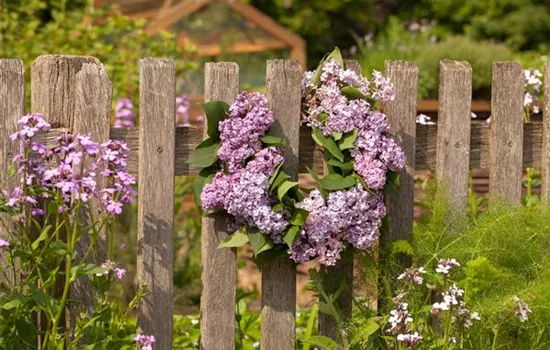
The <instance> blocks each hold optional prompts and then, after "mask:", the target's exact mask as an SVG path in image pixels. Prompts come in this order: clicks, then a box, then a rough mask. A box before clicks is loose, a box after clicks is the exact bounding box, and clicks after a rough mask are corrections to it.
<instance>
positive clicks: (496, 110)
mask: <svg viewBox="0 0 550 350" xmlns="http://www.w3.org/2000/svg"><path fill="white" fill-rule="evenodd" d="M492 84H493V85H492V93H491V108H492V113H491V133H490V145H491V147H490V165H489V166H490V175H489V200H490V201H491V202H494V201H500V200H504V201H506V202H508V203H512V204H520V203H521V191H522V188H521V186H522V185H521V181H522V175H523V171H522V163H523V159H522V157H523V124H524V111H523V95H524V86H523V84H524V76H523V69H522V68H521V65H520V64H519V63H517V62H495V63H493V82H492Z"/></svg>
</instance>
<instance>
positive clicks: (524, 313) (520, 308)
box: [514, 296, 532, 323]
mask: <svg viewBox="0 0 550 350" xmlns="http://www.w3.org/2000/svg"><path fill="white" fill-rule="evenodd" d="M514 303H516V311H515V313H516V315H517V316H518V317H519V320H520V322H521V323H523V322H525V321H527V320H528V319H529V317H528V314H530V313H531V312H532V311H531V309H530V308H529V305H527V303H526V302H524V301H523V300H521V299H520V298H518V297H517V296H514Z"/></svg>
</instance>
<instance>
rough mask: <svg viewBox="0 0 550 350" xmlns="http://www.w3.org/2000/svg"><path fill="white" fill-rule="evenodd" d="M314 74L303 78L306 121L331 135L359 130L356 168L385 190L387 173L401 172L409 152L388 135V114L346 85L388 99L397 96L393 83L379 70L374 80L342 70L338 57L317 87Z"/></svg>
mask: <svg viewBox="0 0 550 350" xmlns="http://www.w3.org/2000/svg"><path fill="white" fill-rule="evenodd" d="M312 76H313V75H312V73H306V74H304V76H303V81H302V87H303V89H302V90H303V91H302V93H303V95H304V98H303V101H304V102H303V108H302V120H303V122H304V123H306V124H307V125H309V126H311V127H315V128H319V129H321V130H322V131H323V133H324V134H325V135H327V136H328V135H331V134H332V133H334V132H340V133H348V132H351V131H353V130H355V129H357V130H358V137H357V140H356V143H355V147H354V148H353V149H352V150H351V154H352V156H353V158H354V169H355V171H356V172H357V174H359V175H360V176H361V177H362V178H363V180H364V181H365V183H366V184H367V185H368V186H369V188H371V189H374V190H380V189H382V187H383V186H384V184H385V183H386V172H387V171H388V170H393V171H398V170H401V169H403V167H404V166H405V154H404V152H403V149H402V148H401V147H400V146H398V145H397V144H396V143H395V141H394V140H393V138H391V137H389V136H388V135H387V132H388V130H389V125H388V121H387V117H386V115H385V114H383V113H381V112H378V111H376V110H375V109H374V108H373V106H372V105H371V103H369V102H368V101H366V100H365V99H362V98H357V99H352V98H348V97H346V96H345V95H344V93H342V88H344V87H348V86H351V87H354V88H356V89H357V90H358V91H359V92H360V93H361V94H363V95H364V96H365V97H367V98H368V99H371V100H374V101H378V102H388V101H392V100H393V99H394V98H395V90H394V88H393V86H392V84H391V83H390V82H389V81H388V80H387V79H386V78H384V77H383V76H382V74H381V73H380V72H377V71H374V72H373V79H372V82H369V81H368V80H367V79H366V78H364V77H362V76H361V75H359V74H356V73H355V72H354V71H352V70H350V69H347V70H344V69H342V68H341V67H340V66H339V64H338V63H337V62H336V61H334V60H330V61H328V62H325V63H324V65H323V67H322V74H321V81H320V85H319V86H313V82H312Z"/></svg>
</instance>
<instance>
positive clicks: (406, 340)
mask: <svg viewBox="0 0 550 350" xmlns="http://www.w3.org/2000/svg"><path fill="white" fill-rule="evenodd" d="M397 340H398V341H400V342H402V343H403V344H404V345H405V346H406V347H408V348H411V349H413V348H414V347H415V346H417V345H418V343H420V341H421V340H422V336H421V335H419V334H418V332H414V333H410V334H398V335H397Z"/></svg>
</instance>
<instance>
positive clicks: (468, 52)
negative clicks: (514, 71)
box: [414, 36, 514, 99]
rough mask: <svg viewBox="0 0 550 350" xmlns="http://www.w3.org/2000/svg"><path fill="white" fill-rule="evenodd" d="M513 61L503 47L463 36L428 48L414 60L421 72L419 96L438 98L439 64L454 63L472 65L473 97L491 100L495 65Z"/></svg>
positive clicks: (508, 51)
mask: <svg viewBox="0 0 550 350" xmlns="http://www.w3.org/2000/svg"><path fill="white" fill-rule="evenodd" d="M513 58H514V57H513V54H512V52H511V51H510V50H509V49H508V48H506V47H505V46H503V45H500V44H494V43H491V42H476V41H473V40H471V39H469V38H467V37H462V36H451V37H448V38H446V39H445V40H443V41H442V42H440V43H436V44H434V45H427V46H425V47H424V49H423V50H422V51H421V52H420V53H419V55H418V56H417V57H416V59H415V60H414V62H415V63H416V64H417V65H418V70H419V86H420V91H419V93H420V95H421V96H424V97H426V96H429V97H436V96H437V92H438V84H439V61H440V60H442V59H453V60H458V61H468V62H470V65H471V66H472V73H473V81H472V88H473V95H474V96H475V98H484V99H489V98H490V96H491V79H492V67H493V62H495V61H511V60H513Z"/></svg>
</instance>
